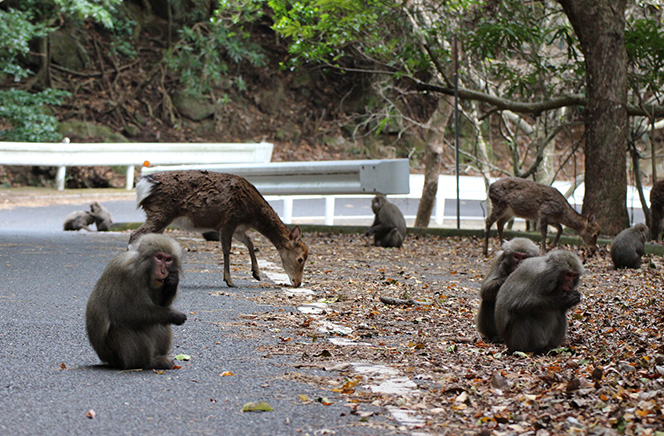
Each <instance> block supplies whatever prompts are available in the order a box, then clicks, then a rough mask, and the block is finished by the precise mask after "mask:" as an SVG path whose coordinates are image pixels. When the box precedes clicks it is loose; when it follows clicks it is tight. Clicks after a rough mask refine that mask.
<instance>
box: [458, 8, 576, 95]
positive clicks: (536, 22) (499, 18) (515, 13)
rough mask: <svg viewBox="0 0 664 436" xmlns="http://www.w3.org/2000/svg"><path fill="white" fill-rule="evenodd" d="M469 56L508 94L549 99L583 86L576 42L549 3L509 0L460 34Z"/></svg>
mask: <svg viewBox="0 0 664 436" xmlns="http://www.w3.org/2000/svg"><path fill="white" fill-rule="evenodd" d="M463 38H464V41H466V47H467V48H468V51H469V53H470V54H471V55H472V56H473V57H474V58H476V59H478V61H479V62H480V63H481V64H482V65H483V66H484V68H485V69H486V71H487V73H488V75H489V76H490V77H495V78H497V79H499V80H500V82H501V83H502V84H504V87H505V89H506V91H507V92H506V96H513V95H517V96H532V95H537V94H539V95H541V96H544V97H548V96H551V95H553V94H556V93H559V92H565V90H569V89H570V88H573V89H574V88H578V87H579V86H582V84H583V83H584V81H583V78H584V76H585V73H584V64H583V57H582V56H581V55H580V52H581V50H580V47H579V42H578V40H577V38H576V36H575V35H574V32H573V30H572V28H571V26H570V25H569V22H568V21H567V19H566V18H565V16H564V14H563V13H562V10H561V9H560V8H559V7H557V6H555V5H554V4H553V3H547V2H534V3H528V4H525V3H524V2H521V1H519V0H507V1H504V2H499V3H497V4H496V8H495V10H492V11H491V13H488V14H482V15H481V16H480V17H479V18H478V22H477V24H476V25H475V26H474V27H469V28H466V29H465V31H464V33H463Z"/></svg>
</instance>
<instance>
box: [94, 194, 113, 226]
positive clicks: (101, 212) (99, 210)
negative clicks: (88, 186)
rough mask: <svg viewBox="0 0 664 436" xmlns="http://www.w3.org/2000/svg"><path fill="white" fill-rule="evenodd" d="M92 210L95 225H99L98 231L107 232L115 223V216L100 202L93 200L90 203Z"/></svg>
mask: <svg viewBox="0 0 664 436" xmlns="http://www.w3.org/2000/svg"><path fill="white" fill-rule="evenodd" d="M90 212H91V214H92V216H93V217H94V220H95V225H96V226H97V231H100V232H107V231H108V230H109V229H110V228H111V224H113V218H112V217H111V213H110V212H109V211H108V209H106V208H105V207H104V206H102V205H101V204H99V203H98V202H96V201H95V202H93V203H92V204H90Z"/></svg>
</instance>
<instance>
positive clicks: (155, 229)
mask: <svg viewBox="0 0 664 436" xmlns="http://www.w3.org/2000/svg"><path fill="white" fill-rule="evenodd" d="M173 219H174V218H173V217H170V216H169V217H164V218H155V217H154V215H148V217H147V218H146V219H145V222H144V223H143V224H142V225H141V226H140V227H139V228H137V229H136V230H134V231H133V232H132V233H131V236H129V248H131V246H132V244H133V243H134V241H136V239H138V237H139V236H142V235H146V234H148V233H164V229H165V228H166V227H168V225H169V224H170V223H171V222H173Z"/></svg>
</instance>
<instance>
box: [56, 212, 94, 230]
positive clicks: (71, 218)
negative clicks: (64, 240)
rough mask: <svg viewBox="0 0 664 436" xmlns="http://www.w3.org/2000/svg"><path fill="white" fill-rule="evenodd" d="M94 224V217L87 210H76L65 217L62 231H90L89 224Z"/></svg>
mask: <svg viewBox="0 0 664 436" xmlns="http://www.w3.org/2000/svg"><path fill="white" fill-rule="evenodd" d="M93 222H95V218H94V216H92V214H91V213H90V212H89V211H87V210H77V211H74V212H72V213H70V214H69V215H67V216H66V217H65V223H64V226H63V228H64V230H69V231H77V230H81V229H85V230H87V231H89V232H90V231H91V230H90V227H89V226H90V224H92V223H93Z"/></svg>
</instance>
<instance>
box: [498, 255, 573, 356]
mask: <svg viewBox="0 0 664 436" xmlns="http://www.w3.org/2000/svg"><path fill="white" fill-rule="evenodd" d="M582 274H583V265H582V264H581V261H580V260H579V257H578V256H577V255H576V254H574V253H572V252H570V251H563V250H556V251H552V252H549V253H548V254H547V255H545V256H539V257H531V258H530V259H526V260H524V261H523V262H521V264H520V265H519V267H518V268H517V269H516V270H514V272H513V273H512V274H510V276H509V277H507V280H505V283H503V285H502V286H501V287H500V291H499V292H498V297H497V298H496V311H495V316H496V328H497V330H498V334H499V335H500V337H501V338H502V339H503V340H504V341H505V344H506V345H507V348H508V351H509V352H514V351H525V352H528V351H532V352H536V353H546V352H547V351H549V350H551V349H553V348H556V347H559V346H560V345H562V344H563V343H564V342H565V337H566V335H567V315H566V313H567V309H569V308H571V307H573V306H575V305H577V304H579V302H580V301H581V293H580V292H579V291H577V290H576V288H577V286H578V284H579V277H580V276H581V275H582Z"/></svg>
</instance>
